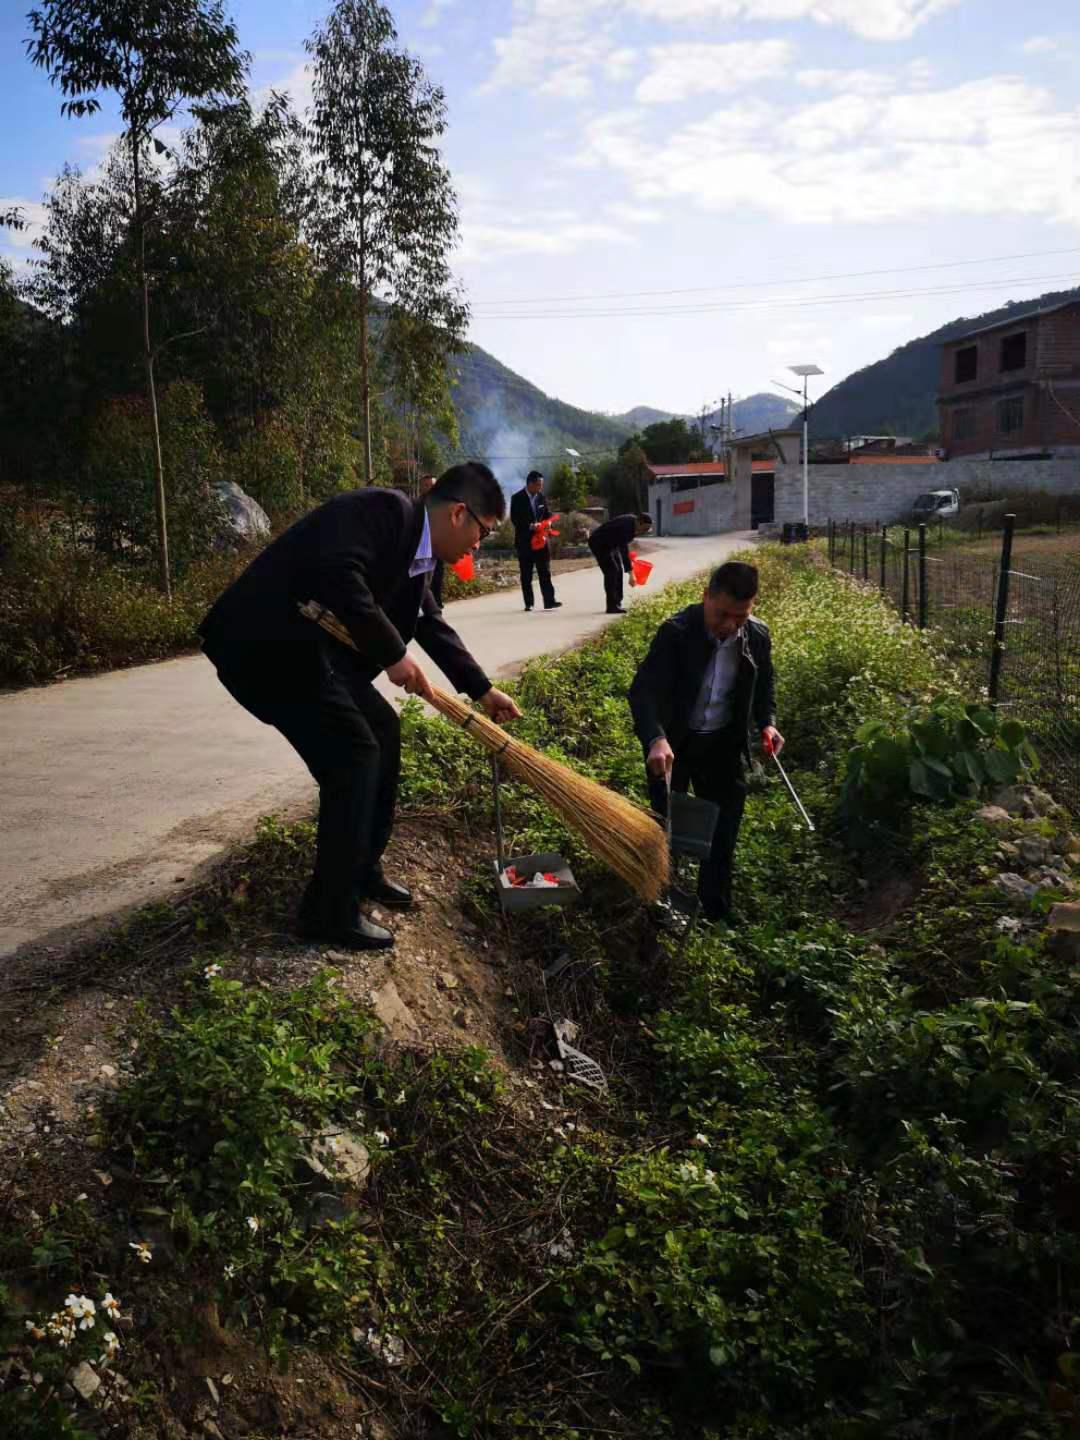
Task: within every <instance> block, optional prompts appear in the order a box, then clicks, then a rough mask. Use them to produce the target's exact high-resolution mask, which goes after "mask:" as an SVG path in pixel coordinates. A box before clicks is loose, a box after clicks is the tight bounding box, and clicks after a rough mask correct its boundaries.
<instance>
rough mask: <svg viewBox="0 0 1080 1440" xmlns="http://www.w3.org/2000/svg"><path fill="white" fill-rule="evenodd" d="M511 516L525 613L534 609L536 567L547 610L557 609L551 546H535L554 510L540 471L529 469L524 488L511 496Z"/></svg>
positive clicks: (557, 601)
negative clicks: (549, 503) (541, 528)
mask: <svg viewBox="0 0 1080 1440" xmlns="http://www.w3.org/2000/svg"><path fill="white" fill-rule="evenodd" d="M510 519H511V520H512V521H513V525H514V549H515V550H516V551H517V562H518V569H519V570H520V572H521V593H522V596H523V597H524V600H525V610H526V612H528V611H530V610H531V609H532V608H533V598H534V597H533V583H532V577H533V570H534V569H535V571H536V578H537V580H539V582H540V595H541V598H542V599H543V602H544V609H545V610H558V609H559V607H560V606H561V605H562V601H561V600H556V599H555V587H554V585H553V584H552V583H551V549H550V547H549V546H548V544H547V542H546V541H545V542H544V544H543V545H542V546H540V547H539V548H534V546H533V539H534V537H535V536H536V532H537V531H538V530H539V529H540V527H541V525H542V524H543V522H544V521H545V520H550V519H551V510H550V508H549V506H548V503H547V500H546V499H545V498H544V477H543V475H541V474H540V471H539V470H530V471H529V473H528V475H526V477H525V488H524V490H519V491H517V493H516V494H515V495H514V496H512V497H511V500H510Z"/></svg>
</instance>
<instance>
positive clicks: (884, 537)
mask: <svg viewBox="0 0 1080 1440" xmlns="http://www.w3.org/2000/svg"><path fill="white" fill-rule="evenodd" d="M888 543H889V527H888V526H887V525H882V527H881V579H880V580H879V582H878V589H879V590H880V591H881V593H882V594H884V593H885V547H886V546H887V545H888Z"/></svg>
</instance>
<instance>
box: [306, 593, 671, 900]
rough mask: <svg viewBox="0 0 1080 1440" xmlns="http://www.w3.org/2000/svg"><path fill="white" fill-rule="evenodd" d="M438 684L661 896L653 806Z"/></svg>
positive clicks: (558, 806) (602, 849)
mask: <svg viewBox="0 0 1080 1440" xmlns="http://www.w3.org/2000/svg"><path fill="white" fill-rule="evenodd" d="M300 612H301V614H303V615H304V616H306V617H307V619H309V620H314V621H315V623H316V624H317V625H321V626H322V628H323V629H324V630H326V631H327V632H328V633H329V634H331V635H333V636H334V637H335V639H337V640H340V641H341V642H342V643H343V644H345V645H348V646H350V647H351V648H352V649H354V650H355V649H356V646H355V644H354V643H353V639H352V636H351V635H350V634H349V632H348V631H347V630H346V628H345V626H344V625H342V623H341V621H340V620H338V618H337V616H336V615H334V614H332V612H331V611H329V610H327V609H325V607H324V606H322V605H319V604H317V603H316V602H315V601H312V600H309V601H308V602H307V603H306V604H303V605H301V606H300ZM432 690H433V692H434V693H433V698H432V702H431V703H432V704H433V705H434V706H435V708H436V709H437V710H438V711H440V712H441V713H442V714H443V715H445V716H446V717H447V718H448V719H450V720H453V721H455V722H456V723H457V724H458V725H460V726H461V727H462V729H463V730H466V731H467V732H468V733H469V734H471V735H472V736H473V737H474V738H475V739H476V740H477V742H478V743H479V744H481V745H482V746H484V748H485V749H486V750H489V751H491V752H492V753H493V754H495V755H497V756H498V758H499V761H500V763H501V764H503V765H505V767H506V769H507V770H508V771H509V773H510V774H511V775H512V776H513V777H514V778H515V779H516V780H520V781H521V782H522V783H523V784H525V785H528V786H529V787H530V788H531V789H533V790H535V791H537V792H538V793H539V794H540V795H542V796H543V797H544V799H545V800H546V801H547V802H548V804H549V805H550V806H551V808H552V809H553V810H554V811H555V812H556V814H557V815H558V816H559V817H560V818H561V819H562V820H563V821H564V822H565V823H566V824H567V825H568V826H569V827H570V829H572V830H575V831H577V833H578V834H579V835H580V836H581V838H582V839H583V840H584V841H585V844H586V845H587V846H588V848H589V850H591V851H592V853H593V854H594V855H595V856H596V857H597V858H598V859H599V860H602V861H604V863H605V864H606V865H608V866H609V867H610V868H611V869H612V870H614V871H615V873H616V875H618V876H619V877H620V878H621V879H623V880H625V881H626V883H627V884H628V885H629V886H631V888H632V889H633V890H635V891H636V892H637V894H638V895H640V896H641V898H642V899H643V900H648V901H653V900H659V898H660V896H661V895H662V894H663V893H664V890H665V889H666V888H667V884H668V846H667V837H666V835H665V833H664V831H663V829H662V827H661V826H659V825H658V824H657V823H656V819H655V817H654V816H653V815H652V814H651V812H649V811H648V810H644V809H642V807H641V806H639V805H635V804H633V802H632V801H630V800H627V799H625V797H624V796H622V795H617V794H616V793H615V791H614V790H608V789H606V788H605V786H603V785H600V784H598V783H597V781H595V780H590V779H589V778H588V777H587V776H585V775H579V774H578V773H577V771H576V770H571V769H570V768H569V766H567V765H563V764H560V762H559V761H558V760H553V759H551V757H550V756H548V755H544V754H543V753H542V752H541V751H539V750H536V749H534V748H533V747H532V746H531V745H527V744H525V742H524V741H522V740H516V739H515V738H514V737H513V736H512V735H510V734H508V733H507V732H506V731H505V730H504V729H503V728H502V726H501V725H496V724H495V722H494V720H489V719H488V717H487V716H486V715H483V714H481V713H480V712H479V711H477V710H474V709H473V708H472V707H471V706H470V705H467V704H466V703H465V702H464V701H463V700H459V699H458V697H457V696H456V695H450V694H449V693H448V692H447V691H445V690H441V689H439V687H438V686H432Z"/></svg>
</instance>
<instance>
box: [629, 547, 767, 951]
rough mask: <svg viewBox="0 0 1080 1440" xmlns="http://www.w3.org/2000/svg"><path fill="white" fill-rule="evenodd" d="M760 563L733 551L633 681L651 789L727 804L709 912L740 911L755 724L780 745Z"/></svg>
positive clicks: (659, 803)
mask: <svg viewBox="0 0 1080 1440" xmlns="http://www.w3.org/2000/svg"><path fill="white" fill-rule="evenodd" d="M757 592H758V572H757V569H756V568H755V567H754V566H753V565H744V564H741V563H740V562H739V561H736V560H729V561H728V562H727V564H725V565H721V566H720V568H719V569H718V570H716V571H714V573H713V575H712V576H711V578H710V580H709V583H708V585H707V586H706V589H705V593H704V595H703V596H702V602H701V604H699V605H688V606H687V608H686V609H685V610H680V611H679V613H678V614H677V615H674V616H672V618H671V619H670V620H665V622H664V623H663V625H661V627H660V629H659V630H658V631H657V632H656V634H655V636H654V637H653V642H652V645H651V647H650V649H649V653H648V655H646V657H645V659H644V660H643V661H642V662H641V665H640V666H639V667H638V671H637V674H636V675H635V676H634V680H633V683H632V685H631V686H630V709H631V711H632V713H633V717H634V729H635V730H636V732H637V737H638V739H639V740H640V741H641V744H642V747H643V749H644V751H645V767H646V770H647V773H648V781H649V797H650V800H651V803H652V807H653V809H654V810H655V811H656V812H657V814H659V815H666V814H667V794H668V787H669V785H670V788H671V789H672V790H678V791H681V792H682V793H684V794H685V793H686V791H687V790H688V789H689V788H690V787H691V786H692V787H693V791H694V794H695V795H698V796H700V797H701V798H702V799H703V800H712V801H714V802H715V803H716V804H717V805H719V807H720V818H719V821H718V822H717V827H716V834H715V836H714V838H713V845H712V853H711V855H710V856H709V859H708V860H707V861H705V862H704V863H703V864H702V866H701V876H700V881H699V886H698V894H699V895H700V897H701V904H702V909H703V910H704V912H705V915H706V917H707V918H708V919H710V920H726V921H728V922H729V923H731V921H732V912H731V874H732V864H733V860H734V856H735V844H736V841H737V840H738V836H739V825H740V823H741V821H742V814H743V806H744V804H745V801H746V783H745V780H744V778H743V766H744V762H746V761H749V758H750V750H749V739H748V735H749V730H750V728H751V727H753V728H754V729H755V730H757V731H758V732H759V733H760V735H761V737H762V742H763V743H764V744H766V745H769V746H771V747H772V748H773V749H775V750H776V751H779V750H780V749H782V748H783V744H784V739H783V736H782V735H781V734H780V732H779V731H778V730H777V728H776V713H775V712H776V686H775V681H774V677H773V666H772V641H771V640H770V638H769V631H768V627H767V626H766V625H764V624H762V622H761V621H760V620H755V619H754V618H753V616H752V613H751V612H752V611H753V608H754V601H755V600H756V599H757Z"/></svg>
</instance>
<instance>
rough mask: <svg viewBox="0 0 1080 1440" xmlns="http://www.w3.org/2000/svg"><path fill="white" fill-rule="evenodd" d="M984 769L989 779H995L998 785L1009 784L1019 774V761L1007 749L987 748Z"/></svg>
mask: <svg viewBox="0 0 1080 1440" xmlns="http://www.w3.org/2000/svg"><path fill="white" fill-rule="evenodd" d="M986 769H987V771H988V773H989V775H990V778H991V780H995V781H996V782H997V783H998V784H999V785H1011V784H1012V783H1013V781H1014V780H1015V779H1016V778H1017V776H1018V775H1019V774H1020V762H1019V760H1018V759H1017V758H1016V756H1015V755H1013V754H1012V753H1011V752H1010V751H1008V750H988V751H987V752H986Z"/></svg>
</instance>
